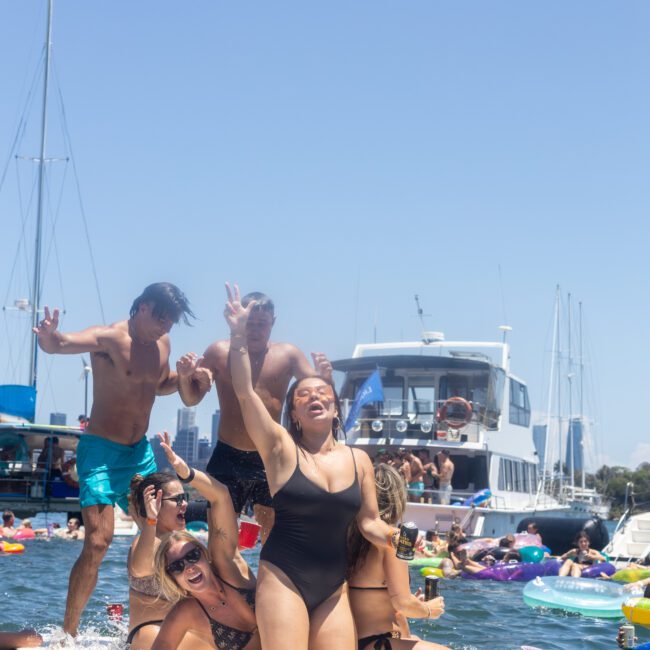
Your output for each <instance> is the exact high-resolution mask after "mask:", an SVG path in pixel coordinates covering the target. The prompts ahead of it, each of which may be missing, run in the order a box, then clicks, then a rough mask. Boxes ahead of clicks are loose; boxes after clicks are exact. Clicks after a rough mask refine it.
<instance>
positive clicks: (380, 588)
mask: <svg viewBox="0 0 650 650" xmlns="http://www.w3.org/2000/svg"><path fill="white" fill-rule="evenodd" d="M349 588H350V589H370V590H377V591H379V590H381V591H386V590H387V589H388V587H353V586H352V585H349Z"/></svg>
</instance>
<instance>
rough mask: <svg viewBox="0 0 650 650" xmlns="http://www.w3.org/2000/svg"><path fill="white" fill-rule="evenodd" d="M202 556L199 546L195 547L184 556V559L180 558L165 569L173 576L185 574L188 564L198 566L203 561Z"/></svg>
mask: <svg viewBox="0 0 650 650" xmlns="http://www.w3.org/2000/svg"><path fill="white" fill-rule="evenodd" d="M202 555H203V554H202V553H201V549H200V548H199V547H198V546H193V547H192V549H191V550H190V551H188V552H187V553H185V555H183V557H179V558H178V560H174V561H173V562H170V563H169V564H168V565H167V566H166V567H165V571H167V573H169V574H171V575H174V574H180V573H183V571H185V563H186V562H187V564H196V563H197V562H198V561H199V560H200V559H201V556H202Z"/></svg>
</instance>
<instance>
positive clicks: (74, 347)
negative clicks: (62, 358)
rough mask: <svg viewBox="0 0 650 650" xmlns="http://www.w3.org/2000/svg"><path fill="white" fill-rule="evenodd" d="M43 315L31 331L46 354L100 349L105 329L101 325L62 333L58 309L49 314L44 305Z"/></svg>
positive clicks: (74, 352) (97, 350)
mask: <svg viewBox="0 0 650 650" xmlns="http://www.w3.org/2000/svg"><path fill="white" fill-rule="evenodd" d="M44 309H45V315H44V317H43V320H41V321H40V323H39V324H38V327H34V329H33V332H34V334H36V336H37V337H38V345H39V347H40V348H41V350H43V352H47V353H48V354H79V353H80V352H99V351H100V350H102V345H101V340H100V339H101V337H102V334H104V333H106V331H107V329H108V328H106V327H103V326H97V325H95V326H93V327H89V328H87V329H85V330H82V331H81V332H70V333H68V334H64V333H63V332H60V331H59V329H58V328H59V310H58V309H55V310H54V311H53V312H52V313H51V314H50V308H49V307H47V306H46V307H45V308H44Z"/></svg>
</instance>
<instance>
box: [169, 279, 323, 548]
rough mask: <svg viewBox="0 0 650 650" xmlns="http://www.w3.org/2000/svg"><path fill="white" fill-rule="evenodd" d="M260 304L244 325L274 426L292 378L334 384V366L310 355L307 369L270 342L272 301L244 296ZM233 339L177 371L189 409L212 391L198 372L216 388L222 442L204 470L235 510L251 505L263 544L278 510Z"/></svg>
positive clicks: (300, 358)
mask: <svg viewBox="0 0 650 650" xmlns="http://www.w3.org/2000/svg"><path fill="white" fill-rule="evenodd" d="M252 300H255V301H257V304H256V305H255V307H254V308H253V311H252V313H251V315H250V316H249V318H248V322H247V324H246V335H247V336H246V342H247V348H248V354H249V356H250V360H251V370H252V373H253V385H254V386H255V392H256V393H257V394H258V395H259V396H260V397H261V398H262V401H263V402H264V405H265V406H266V408H267V409H268V411H269V413H270V414H271V416H272V417H273V419H274V420H275V421H276V422H279V421H280V416H281V414H282V405H283V401H284V398H285V395H286V393H287V388H288V386H289V382H290V381H291V378H292V377H295V378H296V379H302V378H303V377H312V376H315V375H316V374H320V376H321V377H323V378H324V379H326V380H328V381H329V380H331V377H332V365H331V364H330V362H329V361H328V360H327V358H326V357H325V355H324V354H321V353H314V354H312V357H313V360H314V365H315V366H316V368H317V370H318V373H317V372H316V371H315V370H314V369H313V368H312V367H311V366H310V365H309V362H308V361H307V358H306V357H305V355H304V354H303V353H302V352H301V351H300V350H299V349H298V348H297V347H295V346H294V345H290V344H289V343H275V342H272V341H270V340H269V339H270V337H271V329H272V328H273V324H274V323H275V307H274V304H273V301H272V300H271V299H270V298H269V297H268V296H266V295H265V294H263V293H260V292H258V291H254V292H252V293H249V294H248V295H246V296H244V297H243V298H242V301H241V302H242V305H243V306H244V307H246V306H247V305H248V304H249V303H250V302H251V301H252ZM229 352H230V339H224V340H222V341H216V342H215V343H212V345H210V346H209V347H208V348H207V350H206V351H205V352H204V353H203V357H201V358H200V359H199V358H197V357H196V355H195V354H188V355H185V356H184V357H182V358H181V360H180V361H179V364H178V366H177V368H178V374H179V385H178V391H179V393H180V395H181V399H182V400H183V402H184V403H185V405H186V406H194V405H195V404H198V403H199V402H200V401H201V400H202V399H203V397H204V396H205V394H206V393H207V392H208V391H209V389H210V384H209V383H208V384H207V385H206V383H205V382H203V383H201V379H202V378H201V377H200V375H199V372H200V371H201V369H205V370H207V371H208V372H209V374H210V375H211V377H212V379H213V380H214V382H215V384H216V386H217V396H218V398H219V406H220V408H221V419H220V420H219V441H218V442H217V446H216V447H215V449H214V451H213V453H212V457H211V458H210V461H209V462H208V465H207V468H206V471H207V473H208V474H211V475H212V476H214V477H215V478H216V479H218V480H219V481H221V482H222V483H224V484H225V485H227V486H228V490H229V491H230V496H231V498H232V502H233V506H234V507H235V512H236V513H237V514H240V513H241V512H242V510H243V509H244V507H245V506H246V505H247V504H248V503H250V504H252V505H253V512H254V513H255V519H256V520H257V522H258V523H259V524H260V526H261V538H262V542H264V541H265V540H266V538H267V536H268V534H269V532H270V531H271V528H272V527H273V522H274V518H275V515H274V511H273V509H272V508H271V507H270V506H271V494H270V492H269V486H268V483H267V481H266V472H265V471H264V465H263V463H262V459H261V458H260V455H259V454H258V453H257V449H256V447H255V444H254V443H253V441H252V440H251V438H250V436H249V435H248V432H247V431H246V427H245V426H244V420H243V418H242V414H241V410H240V408H239V401H238V400H237V396H236V395H235V391H234V390H233V387H232V379H231V376H230V369H229V368H228V355H229Z"/></svg>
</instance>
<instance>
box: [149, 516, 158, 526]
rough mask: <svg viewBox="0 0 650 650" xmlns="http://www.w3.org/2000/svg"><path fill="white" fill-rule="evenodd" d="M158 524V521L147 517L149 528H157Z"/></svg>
mask: <svg viewBox="0 0 650 650" xmlns="http://www.w3.org/2000/svg"><path fill="white" fill-rule="evenodd" d="M157 523H158V520H157V519H154V518H153V517H147V526H155V525H156V524H157Z"/></svg>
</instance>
